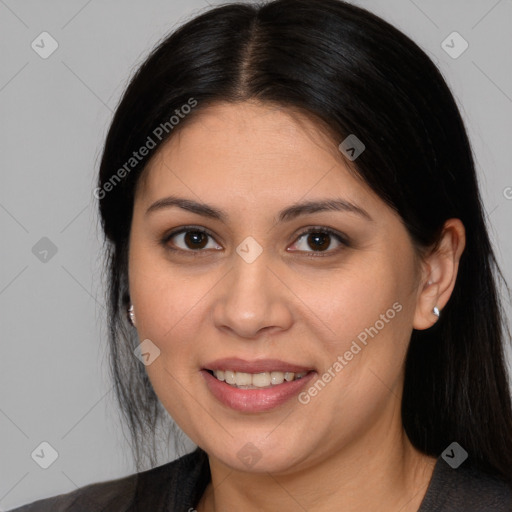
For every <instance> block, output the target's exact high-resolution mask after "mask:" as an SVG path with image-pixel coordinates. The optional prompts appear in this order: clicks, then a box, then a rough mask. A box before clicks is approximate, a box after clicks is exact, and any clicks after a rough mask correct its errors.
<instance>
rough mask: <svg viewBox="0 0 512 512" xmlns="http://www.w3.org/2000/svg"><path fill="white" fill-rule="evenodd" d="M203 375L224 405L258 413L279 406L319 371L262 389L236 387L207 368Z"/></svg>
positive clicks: (297, 392)
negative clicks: (221, 379) (218, 377)
mask: <svg viewBox="0 0 512 512" xmlns="http://www.w3.org/2000/svg"><path fill="white" fill-rule="evenodd" d="M297 368H298V367H297ZM289 371H291V370H289ZM304 371H306V370H304ZM250 373H253V372H250ZM254 373H256V372H254ZM201 375H202V376H203V378H204V379H205V381H206V385H207V386H208V389H209V390H210V392H211V393H212V395H213V396H214V397H215V398H216V399H217V400H218V401H219V402H220V403H222V404H223V405H225V406H227V407H229V408H231V409H234V410H235V411H239V412H246V413H258V412H265V411H270V410H271V409H274V408H276V407H279V406H280V405H283V404H284V403H285V402H287V401H288V400H290V399H291V398H292V397H294V396H296V395H297V394H299V392H300V391H301V389H303V388H304V387H305V386H306V385H307V384H308V383H309V382H311V380H312V379H313V378H314V377H315V375H317V372H316V371H314V370H310V371H309V373H307V374H306V375H304V377H302V378H300V379H298V380H293V381H291V382H286V381H285V382H283V383H282V384H277V385H275V386H272V387H268V388H260V389H240V388H236V387H234V386H231V385H230V384H226V382H223V381H220V380H219V379H217V377H215V376H214V375H212V374H211V373H209V372H208V371H207V370H206V369H203V370H201Z"/></svg>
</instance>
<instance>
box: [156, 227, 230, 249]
mask: <svg viewBox="0 0 512 512" xmlns="http://www.w3.org/2000/svg"><path fill="white" fill-rule="evenodd" d="M162 243H163V245H164V246H165V247H166V248H167V249H170V250H172V251H182V252H203V251H202V249H214V250H219V249H222V247H221V246H220V245H218V244H217V243H216V242H215V240H214V238H213V237H212V235H210V234H209V233H207V232H206V231H203V230H200V229H181V230H179V231H175V232H174V233H171V234H169V235H167V236H166V237H165V238H164V239H163V240H162Z"/></svg>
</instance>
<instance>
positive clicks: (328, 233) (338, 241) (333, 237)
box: [292, 227, 348, 256]
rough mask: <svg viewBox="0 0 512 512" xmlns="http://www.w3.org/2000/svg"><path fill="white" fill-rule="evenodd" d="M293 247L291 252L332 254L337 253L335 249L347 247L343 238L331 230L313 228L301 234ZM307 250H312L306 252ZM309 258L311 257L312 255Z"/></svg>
mask: <svg viewBox="0 0 512 512" xmlns="http://www.w3.org/2000/svg"><path fill="white" fill-rule="evenodd" d="M333 242H334V243H333ZM333 245H334V249H333ZM294 246H295V249H293V250H298V251H304V252H313V253H315V252H316V253H319V252H329V253H332V252H338V251H337V249H339V248H340V247H342V246H348V242H347V240H346V238H345V237H344V236H342V235H341V234H339V233H336V232H335V231H333V230H331V229H328V228H321V227H318V228H317V227H313V228H309V229H308V230H307V231H304V232H303V233H301V234H300V235H299V238H298V239H297V242H295V243H294ZM292 247H293V246H292ZM308 248H310V249H312V250H308ZM311 256H313V254H312V255H311Z"/></svg>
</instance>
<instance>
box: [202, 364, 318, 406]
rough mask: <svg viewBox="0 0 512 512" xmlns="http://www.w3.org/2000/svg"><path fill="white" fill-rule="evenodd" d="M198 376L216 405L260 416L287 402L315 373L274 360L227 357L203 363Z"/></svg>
mask: <svg viewBox="0 0 512 512" xmlns="http://www.w3.org/2000/svg"><path fill="white" fill-rule="evenodd" d="M201 374H202V375H203V377H204V379H205V383H206V386H207V388H208V389H209V391H210V393H211V395H212V397H214V398H215V399H216V400H217V401H218V402H220V403H222V404H223V405H225V406H227V407H229V408H230V409H234V410H237V411H240V412H245V413H260V412H265V411H269V410H271V409H274V408H277V407H278V406H280V405H282V404H284V403H285V402H288V401H289V400H290V399H291V398H292V397H293V396H295V395H297V394H298V393H299V392H300V391H301V390H302V389H303V388H304V387H305V386H306V385H307V383H308V382H311V381H312V379H313V378H314V376H315V375H317V372H316V370H315V369H313V368H311V367H310V368H308V367H306V366H301V365H296V364H291V363H286V362H284V361H279V360H276V359H272V360H271V359H265V360H261V359H260V360H256V361H245V360H242V359H238V358H229V359H222V360H220V359H219V360H217V361H213V362H210V363H207V364H206V365H205V366H204V367H203V368H202V369H201Z"/></svg>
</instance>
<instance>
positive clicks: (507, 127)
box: [0, 0, 512, 510]
mask: <svg viewBox="0 0 512 512" xmlns="http://www.w3.org/2000/svg"><path fill="white" fill-rule="evenodd" d="M355 3H358V4H359V5H361V6H363V7H366V8H368V9H369V10H371V11H373V12H375V13H376V14H378V15H380V16H382V17H383V18H385V19H387V20H388V21H390V22H391V23H393V24H394V25H396V26H397V27H398V28H400V29H402V30H403V31H404V32H405V33H406V34H408V35H409V36H410V37H411V38H412V39H414V40H415V41H416V42H417V43H418V44H419V45H420V46H421V47H422V48H423V49H424V50H425V51H426V52H427V53H428V54H429V55H430V57H431V58H432V59H433V60H434V62H435V63H436V64H437V65H438V66H439V67H440V69H441V71H442V73H443V74H444V76H445V77H446V79H447V81H448V83H449V85H450V86H451V88H452V90H453V91H454V92H455V95H456V97H457V100H458V103H459V105H460V108H461V110H462V114H463V117H464V119H465V121H466V123H467V127H468V130H469V135H470V138H471V140H472V143H473V146H474V151H475V157H476V161H477V166H478V172H479V175H480V180H481V188H482V194H483V197H484V202H485V207H486V210H487V214H488V217H489V222H490V224H491V229H492V232H491V235H492V237H493V241H494V243H495V247H496V250H497V254H498V257H499V260H500V263H501V265H502V268H503V270H504V273H505V276H506V278H507V280H508V282H509V283H510V282H512V265H511V263H510V262H511V256H512V236H511V229H510V224H511V223H510V220H511V218H512V188H508V187H512V175H511V171H510V155H511V153H510V136H511V134H512V73H511V68H510V49H511V48H512V36H511V34H512V32H511V31H510V26H511V25H512V23H511V21H512V19H511V18H512V2H511V1H510V0H500V1H497V0H478V1H476V0H473V1H467V0H455V1H450V2H446V1H445V0H429V1H422V2H420V0H414V1H413V0H391V1H390V0H387V1H377V0H366V1H363V0H361V1H359V2H355ZM211 4H213V2H211ZM207 7H208V4H207V2H205V1H204V0H193V1H191V0H189V1H185V0H180V1H179V0H172V1H169V0H167V1H164V0H152V1H151V2H143V1H142V0H136V1H121V0H109V1H103V2H101V1H100V0H90V1H87V0H66V1H64V0H61V1H56V0H52V1H45V2H40V1H36V0H30V1H28V0H23V1H21V0H0V41H1V43H0V44H1V48H2V51H1V65H0V119H1V127H0V131H1V144H0V148H1V153H0V173H1V187H0V225H1V240H2V241H1V250H0V255H1V265H0V321H1V324H0V332H1V335H2V345H1V347H2V354H1V359H0V360H1V367H0V432H1V433H2V435H1V436H0V443H1V447H0V464H1V468H0V509H3V510H5V509H9V508H12V507H15V506H18V505H21V504H23V503H26V502H29V501H33V500H35V499H38V498H43V497H46V496H51V495H55V494H58V493H62V492H67V491H71V490H74V489H75V488H77V487H81V486H83V485H85V484H88V483H91V482H97V481H102V480H107V479H111V478H116V477H120V476H123V475H126V474H129V473H132V472H133V471H134V467H133V466H132V461H131V457H130V449H129V445H128V443H127V442H126V441H125V439H124V438H123V436H122V434H121V430H120V428H121V427H120V420H119V418H118V415H117V412H116V409H115V403H114V400H113V393H112V385H111V383H110V382H109V380H108V373H107V350H106V348H107V345H106V338H105V310H104V306H103V304H104V301H103V288H102V283H101V237H100V233H99V229H98V219H97V216H96V211H95V209H96V201H95V199H94V198H93V196H92V190H93V188H94V186H95V185H94V182H95V173H96V171H97V164H98V160H99V155H100V151H101V144H102V141H103V138H104V136H105V134H106V131H107V128H108V124H109V121H110V119H111V116H112V111H113V109H114V108H115V105H116V103H117V101H118V99H119V96H120V94H121V92H122V91H123V88H124V86H125V85H126V83H127V80H128V78H129V77H130V76H131V74H132V73H133V71H134V70H135V69H136V66H137V64H139V63H140V62H141V60H142V59H143V58H144V57H145V55H147V53H148V52H149V51H150V49H151V48H152V47H153V46H154V44H155V43H156V42H157V41H158V40H160V39H161V38H162V37H164V36H165V35H166V34H167V33H168V32H169V31H170V30H172V29H173V28H174V27H176V26H177V25H179V24H181V23H182V22H184V21H185V20H187V19H189V18H190V17H191V16H193V15H194V14H195V13H197V12H199V11H200V10H203V9H205V8H207ZM43 31H47V32H49V33H50V34H51V36H52V37H53V38H54V39H55V40H56V41H57V42H58V45H59V46H58V49H57V50H56V51H55V52H54V53H53V54H52V55H51V56H50V57H48V58H47V59H42V58H41V57H40V56H39V55H38V54H37V53H36V52H35V51H34V50H33V49H32V47H31V43H32V41H34V40H36V42H37V41H40V39H39V38H38V36H39V34H41V32H43ZM453 31H457V32H459V33H460V34H461V35H462V37H463V38H464V39H465V40H467V42H468V43H469V47H468V49H467V50H466V51H465V52H464V53H463V54H462V55H460V56H459V57H458V58H456V59H453V58H452V57H450V56H449V55H448V54H447V53H446V52H445V50H444V49H443V48H442V46H441V44H442V42H443V41H444V40H445V39H446V38H447V36H448V35H449V34H451V33H452V32H453ZM39 44H40V45H41V43H39ZM449 44H450V45H452V43H449ZM453 45H455V49H457V48H460V46H458V45H459V43H458V42H454V43H453ZM45 47H46V48H48V44H45ZM507 197H508V198H507ZM432 208H435V205H432ZM43 237H47V238H48V239H50V240H51V242H52V243H53V244H54V245H55V247H56V249H57V252H56V253H55V254H54V255H52V252H51V251H50V252H48V254H45V253H44V252H41V251H43V250H44V249H45V244H48V242H47V241H43V242H39V244H42V246H39V245H37V246H36V249H37V250H36V249H34V251H33V247H34V245H35V244H36V243H38V241H39V240H40V239H41V238H43ZM34 252H35V253H36V254H34ZM44 258H46V261H44ZM41 259H43V261H41ZM505 307H506V312H507V314H508V318H509V319H510V317H511V316H512V315H511V308H510V303H509V302H505ZM509 356H510V353H509ZM42 441H47V442H49V443H50V444H51V445H52V446H53V447H54V448H55V449H56V450H57V452H58V454H59V457H58V458H57V460H56V461H55V462H54V463H53V464H52V465H51V466H50V467H49V468H48V469H42V468H41V467H39V465H37V464H36V463H35V462H34V460H33V459H32V458H31V453H32V452H33V451H34V449H36V448H37V447H38V446H39V444H40V443H41V442H42ZM173 456H174V454H173V452H172V450H171V451H167V450H166V449H165V448H164V447H162V454H161V460H160V462H159V463H162V464H163V463H165V462H167V461H168V460H171V458H173Z"/></svg>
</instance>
